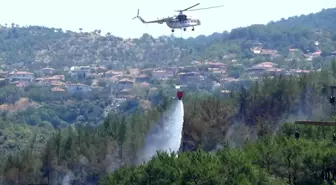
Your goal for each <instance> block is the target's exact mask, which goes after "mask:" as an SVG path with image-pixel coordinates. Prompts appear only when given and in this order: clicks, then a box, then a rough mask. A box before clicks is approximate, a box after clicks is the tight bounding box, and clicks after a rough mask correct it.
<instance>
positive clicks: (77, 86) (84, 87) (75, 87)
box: [67, 83, 91, 94]
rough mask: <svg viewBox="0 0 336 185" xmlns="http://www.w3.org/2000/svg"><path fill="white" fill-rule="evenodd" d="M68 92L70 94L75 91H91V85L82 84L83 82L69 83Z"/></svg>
mask: <svg viewBox="0 0 336 185" xmlns="http://www.w3.org/2000/svg"><path fill="white" fill-rule="evenodd" d="M67 89H68V92H69V93H70V94H73V93H87V92H89V91H91V88H90V86H88V85H85V84H81V83H76V84H68V85H67Z"/></svg>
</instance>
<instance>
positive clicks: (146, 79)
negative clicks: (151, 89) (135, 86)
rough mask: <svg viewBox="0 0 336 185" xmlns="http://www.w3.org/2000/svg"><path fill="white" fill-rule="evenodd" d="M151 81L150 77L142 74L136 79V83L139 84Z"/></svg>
mask: <svg viewBox="0 0 336 185" xmlns="http://www.w3.org/2000/svg"><path fill="white" fill-rule="evenodd" d="M150 79H151V78H150V76H148V75H145V74H142V75H139V76H137V77H136V78H135V82H137V83H141V82H150Z"/></svg>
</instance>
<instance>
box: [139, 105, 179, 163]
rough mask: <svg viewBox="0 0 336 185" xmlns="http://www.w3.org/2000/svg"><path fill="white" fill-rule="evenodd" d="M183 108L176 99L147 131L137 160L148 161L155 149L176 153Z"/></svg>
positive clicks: (154, 153)
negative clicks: (158, 120)
mask: <svg viewBox="0 0 336 185" xmlns="http://www.w3.org/2000/svg"><path fill="white" fill-rule="evenodd" d="M183 116H184V108H183V102H182V100H178V101H176V102H174V103H173V104H172V106H171V107H170V108H169V109H168V110H167V111H166V112H165V113H164V114H163V117H162V119H161V120H160V122H158V123H157V124H156V125H155V127H154V128H153V129H152V130H151V131H150V132H149V134H148V135H147V137H146V140H145V146H144V148H143V149H142V151H141V152H140V155H139V159H138V162H139V163H143V162H147V161H149V160H150V159H151V158H152V157H153V156H155V155H156V153H157V151H162V152H167V153H171V152H174V153H177V152H178V151H179V149H180V145H181V140H182V129H183Z"/></svg>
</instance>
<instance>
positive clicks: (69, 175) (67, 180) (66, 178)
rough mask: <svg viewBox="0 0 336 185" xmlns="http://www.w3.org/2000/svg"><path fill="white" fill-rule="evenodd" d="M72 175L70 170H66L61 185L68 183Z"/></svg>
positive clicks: (68, 184) (67, 184)
mask: <svg viewBox="0 0 336 185" xmlns="http://www.w3.org/2000/svg"><path fill="white" fill-rule="evenodd" d="M72 177H73V174H72V172H70V171H68V172H67V174H66V175H65V177H64V178H63V181H62V185H70V181H71V179H72Z"/></svg>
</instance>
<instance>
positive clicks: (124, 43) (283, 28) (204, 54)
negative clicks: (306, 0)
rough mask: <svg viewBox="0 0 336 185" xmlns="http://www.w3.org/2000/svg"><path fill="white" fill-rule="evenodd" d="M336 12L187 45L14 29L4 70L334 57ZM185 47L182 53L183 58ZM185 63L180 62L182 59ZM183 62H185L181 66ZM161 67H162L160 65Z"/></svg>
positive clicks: (6, 31)
mask: <svg viewBox="0 0 336 185" xmlns="http://www.w3.org/2000/svg"><path fill="white" fill-rule="evenodd" d="M335 15H336V9H327V10H323V11H322V12H320V13H317V14H310V15H307V16H305V15H303V16H299V17H298V16H296V17H291V18H289V19H286V20H285V19H283V20H281V21H278V22H271V23H269V24H267V25H252V26H249V27H245V28H237V29H234V30H232V31H231V32H230V33H228V32H223V33H214V34H213V35H211V36H208V37H206V36H198V37H197V38H189V39H186V40H183V41H182V42H181V41H179V39H174V38H173V37H159V38H157V39H154V38H152V37H150V36H149V35H148V34H144V35H143V36H142V37H141V38H139V39H132V40H129V39H127V40H125V39H122V38H117V37H114V36H113V35H111V34H110V33H108V34H107V35H105V36H103V35H101V34H100V31H99V30H95V31H93V32H83V33H76V32H71V31H64V30H62V29H58V28H46V27H40V26H29V27H19V26H18V25H15V24H12V25H9V26H8V28H7V27H5V26H1V28H0V49H1V53H0V59H1V62H2V63H5V64H17V65H19V66H20V63H21V62H23V63H24V64H25V67H29V68H34V67H36V66H40V67H41V66H42V67H46V66H49V67H54V68H57V69H61V68H63V67H65V66H69V67H70V66H72V65H76V64H83V65H85V64H92V63H99V64H102V65H107V66H109V67H110V68H117V69H123V68H125V67H131V66H132V67H133V66H151V65H158V66H160V67H162V66H165V65H168V64H172V63H173V64H180V63H181V60H182V61H183V62H190V59H202V58H203V59H217V60H222V57H223V56H225V55H228V54H238V55H239V56H241V57H249V56H251V55H252V54H253V53H252V52H251V51H250V48H251V47H253V46H256V45H260V44H261V45H262V46H263V47H264V48H266V49H277V50H280V51H283V52H288V48H299V49H301V50H302V51H303V52H307V50H310V51H312V52H313V51H315V50H317V47H316V45H315V44H314V43H315V42H316V41H319V42H320V43H323V44H322V45H321V46H319V47H320V48H319V49H321V50H322V52H331V51H334V50H336V48H334V47H335V44H334V43H335V39H336V34H335V30H336V28H335V23H336V18H335V17H336V16H335ZM181 47H182V48H183V49H184V50H182V53H181V50H180V49H181ZM180 57H182V58H180ZM180 59H181V60H180ZM158 61H159V62H158Z"/></svg>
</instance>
